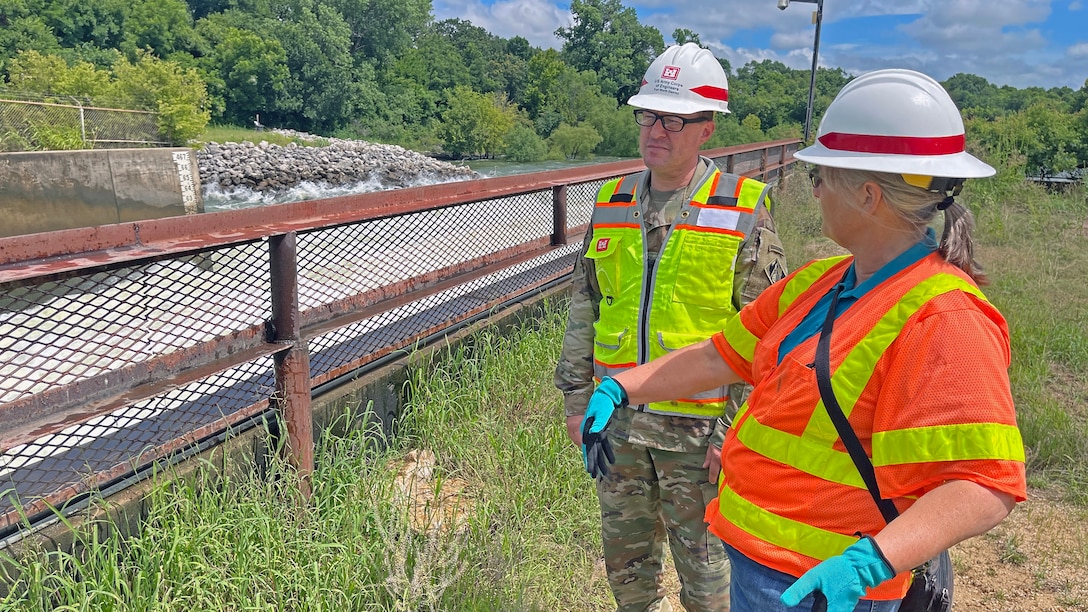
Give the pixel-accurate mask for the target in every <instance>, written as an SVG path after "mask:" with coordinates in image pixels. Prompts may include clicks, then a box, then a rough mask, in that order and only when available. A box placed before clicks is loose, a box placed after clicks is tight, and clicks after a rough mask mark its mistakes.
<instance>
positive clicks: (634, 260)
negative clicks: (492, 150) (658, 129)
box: [585, 164, 770, 418]
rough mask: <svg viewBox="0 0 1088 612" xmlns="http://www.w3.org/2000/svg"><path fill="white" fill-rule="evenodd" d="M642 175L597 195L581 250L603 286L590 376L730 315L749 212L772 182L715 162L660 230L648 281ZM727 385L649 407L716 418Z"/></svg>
mask: <svg viewBox="0 0 1088 612" xmlns="http://www.w3.org/2000/svg"><path fill="white" fill-rule="evenodd" d="M641 176H642V174H641V173H639V174H633V175H629V176H626V177H623V178H620V179H615V180H612V181H609V182H607V183H605V184H604V186H602V187H601V189H600V191H599V193H598V195H597V206H596V207H595V209H594V212H593V219H592V224H593V233H592V237H591V239H590V241H589V242H588V243H587V244H586V254H585V256H586V257H587V258H589V259H592V260H593V262H594V264H595V265H594V267H595V270H596V277H597V284H598V286H599V287H600V289H601V294H602V299H601V302H600V317H599V318H598V320H597V322H596V323H595V324H594V347H593V373H594V376H595V377H596V378H597V380H600V379H601V378H602V377H604V376H615V375H616V374H618V373H620V372H622V371H623V370H626V369H629V368H632V367H634V366H635V365H637V364H641V363H646V362H647V361H651V360H654V359H657V358H659V357H661V356H663V355H666V354H668V353H669V352H671V351H674V350H676V349H679V348H683V347H685V346H688V345H689V344H694V343H696V342H701V341H703V340H706V339H707V338H709V337H710V336H711V335H712V334H714V333H715V332H717V331H719V330H721V328H722V325H724V323H725V321H726V320H727V319H728V318H729V317H731V316H733V315H734V314H736V312H737V311H736V308H734V306H733V274H734V266H735V264H736V257H737V253H738V251H739V250H740V244H741V242H742V241H743V240H744V238H745V236H747V235H748V234H749V233H750V232H751V231H752V229H753V228H754V227H755V223H756V215H755V209H756V206H757V205H759V203H760V202H762V201H763V200H764V199H765V198H766V197H767V192H768V190H769V189H770V187H769V186H768V185H766V184H764V183H761V182H759V181H756V180H754V179H749V178H745V177H741V176H735V175H731V174H723V173H722V172H720V171H719V170H718V169H717V168H716V167H714V165H713V164H711V165H710V166H709V167H708V168H707V171H706V173H705V174H704V175H703V177H702V178H701V179H700V181H699V183H698V186H697V187H696V188H695V190H694V192H693V194H692V197H691V201H690V202H685V203H684V205H683V206H682V207H681V208H680V211H679V212H678V213H677V217H676V220H675V221H674V222H673V225H672V227H671V228H670V229H669V230H668V234H667V235H666V237H665V241H664V244H663V245H662V247H661V255H660V257H658V259H657V262H656V264H655V266H654V273H653V277H652V281H651V283H649V285H648V286H647V284H646V283H645V278H646V276H647V274H648V272H647V270H646V265H647V257H646V254H645V249H646V247H645V241H644V236H643V231H644V230H643V225H642V219H641V214H642V212H643V211H642V207H641V206H639V205H638V196H637V194H636V193H635V191H636V187H637V186H638V183H639V179H640V177H641ZM728 399H729V387H727V386H723V387H719V388H717V389H712V390H709V391H706V392H703V393H699V394H697V395H695V396H693V397H689V398H684V399H681V400H677V401H668V402H654V403H652V404H649V405H648V406H647V407H646V410H647V411H649V412H654V413H657V414H669V415H677V416H688V417H699V418H715V417H720V416H722V415H724V414H725V411H726V406H727V402H728Z"/></svg>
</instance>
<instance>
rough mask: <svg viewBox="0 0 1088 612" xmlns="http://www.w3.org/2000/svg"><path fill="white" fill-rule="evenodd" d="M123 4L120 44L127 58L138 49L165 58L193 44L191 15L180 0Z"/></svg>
mask: <svg viewBox="0 0 1088 612" xmlns="http://www.w3.org/2000/svg"><path fill="white" fill-rule="evenodd" d="M126 5H127V6H126V8H125V14H124V30H123V33H122V40H121V42H120V45H119V47H120V49H121V50H122V51H123V52H125V54H126V55H127V56H128V58H129V59H130V60H135V59H136V54H137V52H138V51H143V50H150V51H151V52H152V53H154V54H155V55H156V56H157V57H160V58H166V57H167V56H169V55H170V54H171V53H174V52H175V51H187V50H189V49H190V48H191V47H192V46H193V45H194V43H195V33H194V31H193V22H192V17H190V15H189V7H188V6H187V5H186V4H185V2H184V1H183V0H132V1H129V2H127V3H126Z"/></svg>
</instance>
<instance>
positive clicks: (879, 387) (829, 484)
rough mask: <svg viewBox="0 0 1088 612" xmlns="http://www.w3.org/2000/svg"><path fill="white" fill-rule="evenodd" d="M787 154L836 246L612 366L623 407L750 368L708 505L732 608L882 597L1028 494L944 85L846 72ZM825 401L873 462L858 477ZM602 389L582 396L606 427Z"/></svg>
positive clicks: (909, 74)
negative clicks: (659, 352)
mask: <svg viewBox="0 0 1088 612" xmlns="http://www.w3.org/2000/svg"><path fill="white" fill-rule="evenodd" d="M795 157H796V158H798V159H800V160H802V161H805V162H809V163H811V164H814V167H813V169H812V171H811V172H810V178H811V180H812V185H813V189H814V193H815V195H816V197H817V198H818V199H819V203H820V210H821V216H822V219H823V231H824V234H825V235H826V236H828V237H829V238H831V239H832V240H834V241H835V242H836V243H838V244H839V245H841V246H842V247H844V248H845V249H846V250H847V251H848V252H849V255H847V256H841V257H834V258H830V259H824V260H819V261H815V262H810V263H809V264H808V265H806V266H804V267H802V268H801V269H799V270H797V271H795V272H794V273H793V274H791V275H789V276H788V277H786V279H784V280H782V281H780V282H778V283H776V284H774V285H772V286H771V287H770V288H769V289H767V290H766V291H764V293H763V294H761V295H760V296H759V298H757V299H756V300H755V301H754V302H752V303H751V304H749V305H748V306H747V307H745V308H744V309H743V310H742V311H741V312H740V313H739V314H738V315H736V316H735V317H733V318H732V319H730V320H729V321H728V322H727V323H726V326H725V329H724V330H723V331H722V332H720V333H718V334H715V335H714V336H713V337H712V338H711V339H709V340H707V341H704V342H702V343H699V344H695V345H692V346H690V347H688V348H685V349H682V350H679V351H676V352H673V353H671V354H669V355H667V356H665V357H663V358H661V359H658V360H655V361H653V362H650V363H649V364H646V365H643V366H640V367H638V368H634V369H632V370H627V371H625V372H622V373H620V374H617V375H616V376H615V381H616V382H617V383H618V384H619V386H620V388H621V391H622V393H624V394H626V397H621V398H620V400H623V401H627V402H629V403H630V404H631V405H636V404H646V403H649V402H654V401H664V400H669V399H674V398H679V397H690V396H691V395H692V394H694V393H696V392H699V391H702V390H705V389H710V388H714V387H718V386H721V385H724V384H730V383H733V382H736V381H740V380H744V381H747V382H748V383H750V384H752V385H754V387H755V388H754V390H753V391H752V393H751V395H750V396H749V399H748V403H747V404H746V405H745V406H743V407H742V408H741V409H740V411H739V412H738V414H737V416H736V418H735V419H734V421H733V425H732V427H731V428H730V430H729V434H728V436H727V438H726V441H725V445H724V447H723V449H722V471H721V476H720V478H719V483H718V492H719V494H718V498H717V499H715V500H714V501H713V502H711V503H710V505H709V507H708V508H707V513H706V515H707V521H708V522H709V524H710V531H712V532H713V533H714V534H716V535H718V536H719V537H720V538H721V539H722V540H723V541H724V542H725V547H726V551H727V553H728V555H729V558H730V562H731V565H732V585H731V590H730V597H731V606H732V610H733V612H747V611H752V612H768V611H773V610H805V611H806V612H807V611H809V610H812V609H813V606H814V605H816V604H817V602H819V603H820V604H823V603H826V606H827V610H828V612H849V611H853V610H858V611H860V610H867V611H875V610H881V611H887V612H894V611H895V610H897V609H898V608H899V605H900V603H901V600H902V598H903V596H904V594H906V593H907V590H908V587H909V586H910V584H911V576H912V574H911V569H912V568H915V567H917V566H919V565H921V564H923V563H924V562H926V561H927V560H929V559H931V558H933V557H935V556H937V555H938V554H940V553H941V552H942V551H944V550H946V549H948V548H949V547H950V546H952V545H953V544H956V543H957V542H960V541H962V540H964V539H967V538H969V537H972V536H975V535H978V534H981V533H983V532H985V531H987V530H989V529H991V528H992V527H994V526H995V525H997V524H998V523H999V522H1000V521H1001V520H1003V519H1004V518H1005V516H1007V515H1008V513H1009V512H1011V510H1012V508H1013V506H1014V505H1015V504H1016V503H1017V502H1019V501H1022V500H1024V499H1025V497H1026V483H1025V477H1024V447H1023V442H1022V440H1021V438H1020V433H1019V430H1018V429H1017V426H1016V416H1015V409H1014V406H1013V401H1012V394H1011V391H1010V387H1009V378H1008V371H1007V370H1008V366H1009V362H1010V355H1009V333H1008V328H1007V326H1006V323H1005V319H1004V318H1003V317H1002V316H1001V314H1000V313H999V312H998V311H997V309H996V308H995V307H994V306H993V305H992V304H990V303H989V302H988V301H987V299H986V297H985V295H984V294H983V293H982V291H981V290H980V289H979V285H980V284H985V282H986V278H985V276H984V274H983V273H982V270H981V268H980V267H979V265H978V264H977V262H976V261H975V260H974V256H973V245H972V238H971V228H972V218H971V214H970V212H969V211H968V210H967V208H965V207H964V206H963V205H962V204H959V203H957V202H956V201H955V199H954V196H956V195H957V194H959V192H960V189H961V187H962V185H963V183H964V180H965V179H968V178H979V177H986V176H990V175H992V174H993V173H994V170H993V168H991V167H990V166H988V165H986V164H985V163H983V162H982V161H980V160H978V159H976V158H975V157H973V156H971V155H969V154H968V153H966V152H965V151H964V128H963V121H962V119H961V117H960V114H959V110H958V109H957V108H956V106H955V104H954V103H953V102H952V100H951V98H950V97H949V96H948V93H947V92H945V90H944V89H943V88H942V87H941V86H940V84H938V83H937V82H936V81H934V80H933V79H931V78H929V77H927V76H925V75H922V74H920V73H917V72H913V71H909V70H880V71H876V72H872V73H868V74H866V75H863V76H861V77H858V78H857V79H855V80H853V81H852V82H850V83H849V84H847V85H846V87H844V88H843V90H842V91H840V92H839V94H838V96H837V97H836V98H835V100H834V101H833V102H832V103H831V105H830V106H829V107H828V109H827V112H826V114H825V115H824V118H823V120H822V121H821V123H820V129H819V133H818V135H817V141H816V143H815V144H813V145H812V146H810V147H807V148H805V149H803V150H801V151H798V152H797V153H796V154H795ZM940 212H943V216H944V219H943V221H944V223H943V235H942V236H941V238H940V241H938V240H937V238H936V233H935V232H934V230H933V229H931V228H930V227H929V226H930V223H931V222H932V221H934V219H935V218H936V216H937V214H938V213H940ZM821 338H822V339H823V342H821ZM821 345H822V346H821ZM820 372H822V374H818V373H820ZM821 386H822V387H823V390H822V391H821ZM829 403H830V404H831V405H832V406H834V405H836V404H837V405H838V406H839V409H840V410H841V414H842V415H844V416H845V417H846V421H847V422H848V428H849V429H850V430H852V431H853V433H854V434H855V435H856V439H857V440H859V441H860V448H861V449H863V452H864V456H865V458H867V461H866V463H869V462H871V466H872V467H871V472H872V473H873V474H875V486H873V490H872V491H870V488H868V487H867V484H866V482H865V480H864V479H863V477H862V476H861V473H860V472H859V469H858V465H859V463H857V462H855V460H854V457H852V456H851V453H850V452H849V451H848V450H847V447H846V446H845V445H844V443H843V437H842V436H840V433H839V432H840V431H846V430H844V429H842V427H843V425H842V424H841V422H840V424H839V425H836V423H835V422H834V420H833V418H834V417H833V416H832V414H835V411H834V410H830V411H829V407H828V404H829ZM616 404H617V400H616V399H615V398H614V397H611V396H610V395H608V394H605V393H601V392H597V393H595V394H594V395H593V396H592V398H591V399H590V406H589V410H588V412H587V418H588V416H590V415H592V416H593V417H594V428H595V429H597V431H598V432H601V433H600V437H602V438H604V439H605V440H607V430H604V431H602V430H603V429H604V428H605V427H606V425H607V423H608V419H609V417H610V416H611V413H612V410H613V409H614V407H615V405H616ZM590 433H594V432H593V431H591V432H590ZM848 437H849V436H848ZM590 439H591V440H592V439H593V437H592V436H591V437H590ZM858 452H861V451H855V453H858ZM856 456H857V454H855V457H856ZM874 496H876V498H880V499H881V500H882V502H881V503H882V504H885V508H884V511H883V512H882V510H881V508H879V507H878V505H877V502H876V499H875V498H874ZM891 505H894V507H892V508H891V510H890V511H889V510H888V507H890V506H891ZM889 515H890V517H891V518H890V519H889V518H886V517H887V516H889Z"/></svg>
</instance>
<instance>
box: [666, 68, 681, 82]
mask: <svg viewBox="0 0 1088 612" xmlns="http://www.w3.org/2000/svg"><path fill="white" fill-rule="evenodd" d="M661 78H663V79H672V80H674V81H675V80H676V79H678V78H680V66H665V69H664V70H662V71H661Z"/></svg>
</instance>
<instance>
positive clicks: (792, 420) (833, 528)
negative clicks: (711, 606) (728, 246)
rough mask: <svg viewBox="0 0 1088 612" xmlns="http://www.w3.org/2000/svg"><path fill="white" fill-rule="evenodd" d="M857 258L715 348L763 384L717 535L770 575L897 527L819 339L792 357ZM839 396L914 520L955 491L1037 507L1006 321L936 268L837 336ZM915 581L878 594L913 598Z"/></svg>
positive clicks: (745, 315) (771, 305) (728, 470)
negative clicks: (824, 378)
mask: <svg viewBox="0 0 1088 612" xmlns="http://www.w3.org/2000/svg"><path fill="white" fill-rule="evenodd" d="M851 261H852V259H850V258H843V257H840V258H834V259H829V260H822V261H817V262H814V263H812V264H810V265H808V266H806V267H804V268H801V269H800V270H797V271H796V272H795V273H794V274H792V275H790V276H789V277H787V278H786V279H785V280H784V281H782V282H780V283H777V284H776V285H772V286H771V287H770V289H768V290H767V291H765V292H764V293H763V294H762V295H760V297H759V298H757V299H756V301H754V302H752V304H750V305H749V306H748V307H747V308H745V309H744V310H742V311H741V313H740V314H739V315H737V316H736V317H734V318H733V319H731V320H730V321H729V322H728V323H727V324H726V326H725V329H724V331H723V332H722V333H721V334H718V335H716V336H715V337H714V343H715V345H716V346H717V347H718V350H719V351H720V352H721V354H722V357H723V359H725V360H726V362H727V363H729V365H730V367H732V368H733V369H734V370H735V371H736V372H738V373H739V374H741V376H742V377H744V378H745V379H747V380H748V381H749V382H751V383H753V384H754V385H755V388H754V389H753V391H752V393H751V395H750V396H749V400H748V403H747V404H746V405H744V406H742V407H741V409H740V411H739V412H738V414H737V416H736V418H735V419H734V421H733V427H732V428H731V429H730V431H729V433H728V435H727V437H726V441H725V446H724V448H723V451H722V472H721V476H720V478H719V487H718V488H719V496H718V498H717V499H716V500H714V501H712V502H711V503H710V504H709V506H708V507H707V514H706V516H707V521H708V522H709V523H710V529H711V531H712V532H713V533H715V534H717V535H718V536H719V537H721V538H722V539H723V540H725V541H726V542H727V543H729V544H730V545H731V546H733V547H735V548H737V549H738V550H739V551H740V552H742V553H743V554H745V555H746V556H748V557H750V558H752V559H754V560H756V561H758V562H759V563H761V564H763V565H765V566H768V567H772V568H774V569H777V570H779V571H783V572H786V573H788V574H791V575H794V576H800V575H801V574H803V573H804V572H805V571H808V570H809V569H811V568H812V567H814V566H815V565H816V564H818V563H819V562H820V561H823V560H824V559H827V558H829V557H832V556H835V555H838V554H841V553H842V551H843V550H844V549H845V548H846V547H847V546H849V545H850V544H853V543H854V542H856V541H857V536H856V535H855V534H856V533H859V532H860V533H864V534H870V535H872V534H876V533H878V532H879V531H880V530H881V529H882V528H883V527H884V525H885V522H884V519H883V517H882V516H881V514H880V512H879V510H878V509H877V506H876V504H875V503H874V501H873V499H872V497H871V496H870V494H869V491H868V490H867V489H866V488H865V484H864V482H863V481H862V479H861V476H860V474H859V473H858V470H857V467H856V466H855V465H854V462H853V461H852V460H851V458H850V455H849V454H848V453H847V452H846V449H845V447H843V445H842V442H841V440H839V436H838V433H837V431H836V429H835V426H834V424H833V423H832V421H831V418H830V416H829V415H828V413H827V410H826V408H825V407H824V405H823V402H822V401H821V399H820V393H819V389H818V388H817V384H816V373H815V367H814V363H815V358H814V357H815V348H816V344H817V342H818V340H819V338H818V335H817V336H815V337H812V338H809V339H807V340H805V341H804V342H802V343H800V344H799V345H798V346H797V347H795V348H794V349H793V350H791V351H790V353H789V354H787V355H784V356H782V359H781V362H780V363H779V360H778V357H779V355H778V348H779V345H780V344H781V343H782V341H783V340H785V338H786V336H787V335H788V334H789V333H790V331H792V330H793V329H794V328H795V327H796V326H797V325H798V324H799V323H800V322H801V320H802V319H803V318H804V317H805V315H806V314H807V313H808V312H809V311H810V310H811V309H812V307H813V306H814V305H815V304H816V302H817V301H818V300H819V299H820V297H822V296H823V295H825V294H826V293H828V291H830V290H831V289H832V287H834V285H835V284H836V283H837V282H839V279H841V278H842V277H843V273H844V272H845V270H846V269H847V267H848V266H849V265H850V263H851ZM830 362H831V364H830V365H831V371H832V376H831V383H832V386H833V387H834V390H835V396H836V398H837V400H838V402H839V404H840V405H841V407H842V410H843V413H844V414H845V415H846V416H847V417H848V418H849V420H850V424H851V426H852V427H853V428H854V430H855V432H856V433H857V435H858V438H859V439H860V440H861V442H862V445H863V446H864V448H865V450H866V452H867V453H869V454H870V456H871V457H872V461H873V465H874V467H875V469H876V475H877V481H878V484H879V486H880V490H881V494H882V496H883V497H885V498H888V499H892V500H893V501H894V502H895V503H896V505H897V507H898V508H899V509H900V511H901V512H902V511H904V510H905V509H906V508H908V507H909V506H910V505H911V504H912V503H913V500H914V499H916V498H917V496H919V495H922V494H924V493H925V492H927V491H929V490H931V489H933V488H935V487H937V486H940V485H941V484H943V483H944V482H947V481H950V480H968V481H972V482H976V483H978V484H981V485H983V486H986V487H989V488H992V489H996V490H1000V491H1004V492H1007V493H1010V494H1012V495H1014V496H1015V497H1016V498H1017V499H1021V500H1022V499H1024V498H1025V496H1026V482H1025V477H1024V447H1023V442H1022V440H1021V437H1020V432H1019V430H1018V429H1017V427H1016V419H1015V412H1014V407H1013V402H1012V394H1011V391H1010V388H1009V380H1008V375H1007V369H1008V365H1009V337H1008V329H1007V326H1006V323H1005V320H1004V318H1003V317H1002V316H1001V314H1000V313H999V312H998V311H997V310H996V309H995V308H994V307H993V306H992V305H991V304H990V303H989V302H988V301H986V298H985V296H984V295H983V294H982V292H981V291H980V290H979V289H978V287H977V286H976V285H975V284H974V283H973V282H972V281H971V280H970V278H969V277H967V276H966V274H964V273H963V271H962V270H960V269H959V268H957V267H955V266H953V265H951V264H949V263H947V262H946V261H944V259H943V258H942V257H941V256H940V255H939V254H937V253H934V254H931V255H929V256H927V257H925V258H923V259H921V260H920V261H918V262H917V263H915V264H913V265H911V266H908V267H907V268H906V269H904V270H902V271H900V272H899V273H897V274H895V275H893V276H892V277H891V278H889V279H887V280H885V281H884V282H882V283H881V284H880V285H878V286H877V287H875V288H873V289H872V290H871V291H869V292H868V293H866V294H865V295H863V296H861V297H860V298H859V299H858V301H857V302H855V303H854V304H853V305H851V306H850V308H848V309H847V310H846V311H845V312H843V313H842V314H841V315H840V316H839V317H838V318H837V319H836V321H835V326H834V331H833V333H832V339H831V355H830ZM909 581H910V572H903V573H902V574H900V575H899V576H896V577H895V578H893V579H891V580H889V581H887V582H885V583H884V584H881V585H879V586H877V587H876V588H874V589H871V590H870V591H869V592H868V593H867V595H866V597H867V598H869V599H898V598H901V597H902V596H903V594H904V593H905V592H906V589H907V587H908V586H909Z"/></svg>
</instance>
